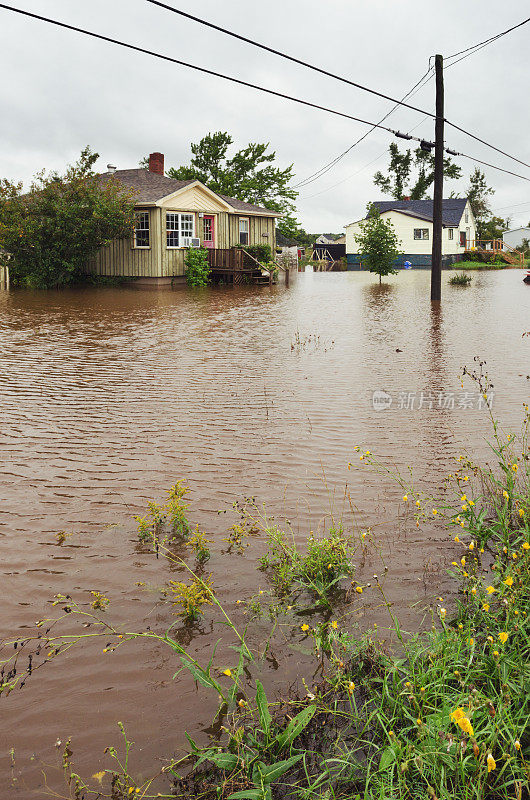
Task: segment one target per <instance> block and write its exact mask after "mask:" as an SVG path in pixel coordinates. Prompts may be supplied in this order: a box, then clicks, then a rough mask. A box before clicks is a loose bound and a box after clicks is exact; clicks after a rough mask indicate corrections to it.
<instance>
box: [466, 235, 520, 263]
mask: <svg viewBox="0 0 530 800" xmlns="http://www.w3.org/2000/svg"><path fill="white" fill-rule="evenodd" d="M465 252H466V253H471V254H473V253H480V256H481V258H483V259H485V260H486V261H495V259H496V258H497V257H498V256H501V257H502V258H503V260H504V261H505V262H506V263H507V264H509V265H511V266H513V267H519V268H521V269H522V268H523V267H524V255H523V254H522V253H520V252H519V251H518V250H516V249H515V248H514V247H510V245H509V244H506V242H504V241H503V240H502V239H470V240H469V241H468V242H467V243H466V250H465Z"/></svg>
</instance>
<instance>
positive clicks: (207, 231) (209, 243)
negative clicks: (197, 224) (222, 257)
mask: <svg viewBox="0 0 530 800" xmlns="http://www.w3.org/2000/svg"><path fill="white" fill-rule="evenodd" d="M202 224H203V235H202V243H203V245H204V247H208V248H214V247H215V217H214V216H213V215H211V214H205V215H204V217H203V220H202Z"/></svg>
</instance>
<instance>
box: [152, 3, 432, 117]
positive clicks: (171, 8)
mask: <svg viewBox="0 0 530 800" xmlns="http://www.w3.org/2000/svg"><path fill="white" fill-rule="evenodd" d="M147 2H148V3H151V4H152V5H154V6H160V8H165V9H166V10H167V11H172V12H173V14H178V15H179V16H181V17H185V18H186V19H191V20H193V22H198V23H199V24H200V25H205V26H206V27H207V28H212V29H213V30H215V31H219V32H220V33H225V34H226V35H227V36H231V37H232V38H233V39H238V40H239V41H240V42H246V43H247V44H251V45H253V46H254V47H259V48H260V49H261V50H266V51H267V52H268V53H273V54H274V55H275V56H280V58H285V59H287V61H292V62H293V63H294V64H300V66H302V67H307V68H308V69H312V70H313V71H314V72H319V73H320V74H321V75H326V76H327V77H328V78H334V79H335V80H338V81H341V82H342V83H347V84H348V85H349V86H355V87H356V88H357V89H361V90H362V91H363V92H369V93H370V94H375V95H376V96H377V97H382V98H384V99H385V100H390V101H391V102H392V103H397V104H398V105H402V106H405V108H410V109H412V111H417V112H419V113H420V114H428V115H429V116H430V117H433V118H434V116H435V115H434V114H432V113H430V112H428V111H424V110H423V109H422V108H417V107H416V106H411V105H409V104H408V103H404V102H403V101H402V100H396V98H395V97H390V96H389V95H387V94H383V92H378V91H376V90H375V89H370V88H369V87H368V86H364V85H363V84H362V83H356V82H355V81H350V80H349V78H344V77H342V76H341V75H335V74H334V73H333V72H328V70H325V69H322V68H321V67H317V66H315V65H314V64H310V63H309V62H307V61H302V60H301V59H300V58H295V56H290V55H288V54H287V53H284V52H282V51H281V50H275V49H274V48H273V47H269V46H268V45H266V44H262V43H261V42H256V41H255V40H254V39H249V38H248V37H246V36H242V35H241V34H239V33H235V32H234V31H231V30H228V28H222V27H221V26H220V25H215V24H214V23H213V22H208V20H205V19H202V18H201V17H196V16H194V14H188V13H187V12H186V11H181V9H180V8H174V6H169V5H167V3H161V2H160V1H159V0H147Z"/></svg>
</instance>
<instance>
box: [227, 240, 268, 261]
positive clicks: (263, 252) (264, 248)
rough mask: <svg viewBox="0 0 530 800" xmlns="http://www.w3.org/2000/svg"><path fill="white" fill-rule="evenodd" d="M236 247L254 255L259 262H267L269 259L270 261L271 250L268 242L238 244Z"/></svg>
mask: <svg viewBox="0 0 530 800" xmlns="http://www.w3.org/2000/svg"><path fill="white" fill-rule="evenodd" d="M236 247H237V248H239V249H240V250H245V251H246V252H247V253H249V255H251V256H254V258H255V259H256V260H257V261H259V262H260V264H268V263H269V261H272V250H271V247H270V245H268V244H238V245H236Z"/></svg>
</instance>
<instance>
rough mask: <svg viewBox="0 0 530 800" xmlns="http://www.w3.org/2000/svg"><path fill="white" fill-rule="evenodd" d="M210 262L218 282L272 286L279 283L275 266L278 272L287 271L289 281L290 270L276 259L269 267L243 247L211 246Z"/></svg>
mask: <svg viewBox="0 0 530 800" xmlns="http://www.w3.org/2000/svg"><path fill="white" fill-rule="evenodd" d="M208 263H209V265H210V269H211V277H212V279H213V280H214V282H217V283H220V282H221V281H224V282H226V283H231V284H233V285H234V286H241V285H242V284H245V283H252V284H261V285H265V284H269V285H271V286H272V284H273V283H277V280H276V279H275V269H274V268H275V267H276V269H277V271H278V272H280V271H282V272H284V273H285V282H286V284H288V283H289V270H286V269H285V268H284V267H283V266H282V265H281V264H278V263H277V262H276V261H273V262H272V264H273V266H272V268H271V269H269V268H268V267H266V266H265V265H263V264H261V263H260V262H259V261H258V260H257V259H256V258H254V256H253V255H251V254H250V253H248V252H247V251H246V250H245V249H244V248H242V247H221V248H219V247H216V248H209V249H208Z"/></svg>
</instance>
